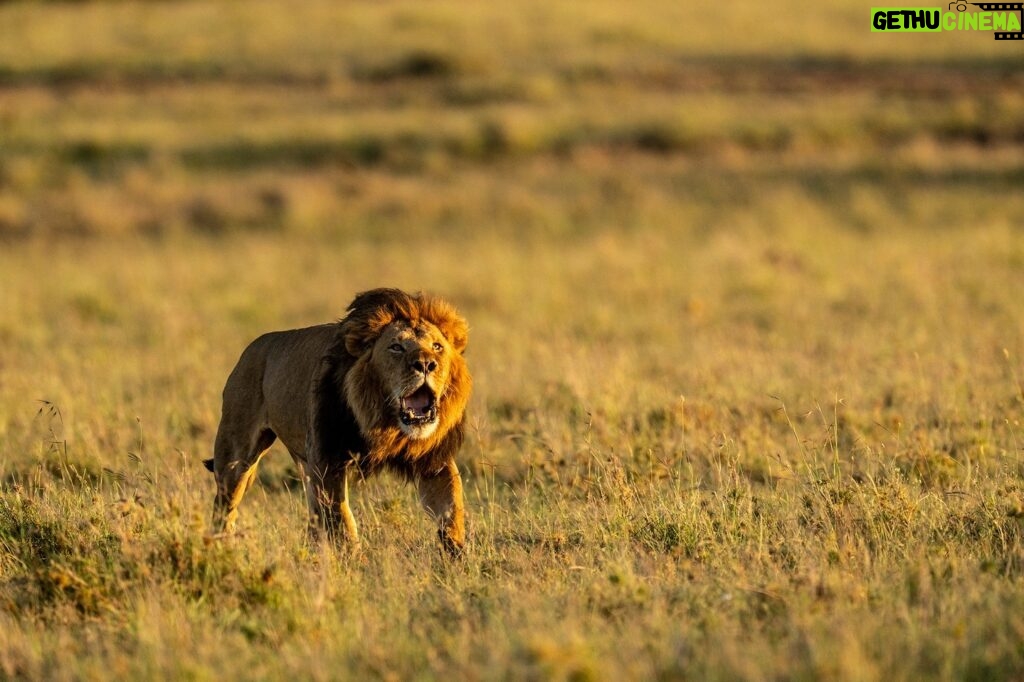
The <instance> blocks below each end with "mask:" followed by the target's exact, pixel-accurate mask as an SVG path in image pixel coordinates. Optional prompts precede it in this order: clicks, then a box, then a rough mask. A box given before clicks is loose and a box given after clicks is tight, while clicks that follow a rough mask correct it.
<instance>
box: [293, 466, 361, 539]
mask: <svg viewBox="0 0 1024 682" xmlns="http://www.w3.org/2000/svg"><path fill="white" fill-rule="evenodd" d="M307 472H308V475H307V478H306V501H307V502H308V503H309V516H310V518H309V524H310V532H311V535H313V536H319V534H320V531H321V530H322V531H324V532H326V534H327V537H329V538H331V539H332V540H334V541H335V542H338V543H339V544H347V545H349V546H352V547H355V546H357V545H358V544H359V529H358V528H357V527H356V519H355V517H354V516H353V515H352V509H351V508H350V507H349V504H348V475H349V467H348V466H344V465H340V466H338V465H335V466H317V465H310V466H308V467H307Z"/></svg>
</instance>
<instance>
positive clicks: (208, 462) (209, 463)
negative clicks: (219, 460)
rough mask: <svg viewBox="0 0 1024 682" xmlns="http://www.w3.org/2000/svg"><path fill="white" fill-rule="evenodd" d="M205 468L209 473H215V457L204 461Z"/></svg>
mask: <svg viewBox="0 0 1024 682" xmlns="http://www.w3.org/2000/svg"><path fill="white" fill-rule="evenodd" d="M203 466H204V467H206V468H207V469H208V470H209V471H213V457H211V458H210V459H204V460H203Z"/></svg>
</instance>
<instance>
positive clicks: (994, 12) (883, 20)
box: [871, 1, 1024, 40]
mask: <svg viewBox="0 0 1024 682" xmlns="http://www.w3.org/2000/svg"><path fill="white" fill-rule="evenodd" d="M970 4H972V5H974V6H975V7H979V8H981V11H980V12H968V11H966V10H967V3H966V2H956V1H954V2H951V3H949V9H950V10H952V9H956V10H957V11H955V12H953V11H947V12H944V11H942V9H941V8H939V7H872V8H871V30H872V31H885V32H890V31H891V32H894V33H900V32H903V33H905V32H938V31H994V32H995V38H996V40H1022V39H1024V33H1022V32H1021V19H1020V18H1018V17H1017V15H1016V14H1015V12H1021V14H1022V18H1024V3H1021V2H980V3H979V2H972V3H970Z"/></svg>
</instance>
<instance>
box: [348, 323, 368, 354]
mask: <svg viewBox="0 0 1024 682" xmlns="http://www.w3.org/2000/svg"><path fill="white" fill-rule="evenodd" d="M341 333H342V334H344V336H345V350H347V351H348V354H349V355H352V356H355V357H357V358H358V357H360V356H361V355H362V354H363V353H365V352H366V351H368V350H369V349H370V348H371V347H372V346H373V341H372V340H370V339H366V338H364V337H363V336H362V335H360V334H358V333H355V332H354V331H349V332H347V333H346V331H345V327H344V325H343V326H342V332H341Z"/></svg>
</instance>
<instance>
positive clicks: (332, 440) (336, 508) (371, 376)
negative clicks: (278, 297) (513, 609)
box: [205, 289, 472, 554]
mask: <svg viewBox="0 0 1024 682" xmlns="http://www.w3.org/2000/svg"><path fill="white" fill-rule="evenodd" d="M467 336H468V327H467V325H466V321H465V320H464V319H463V318H462V317H461V316H460V315H459V314H458V312H457V311H456V310H455V308H454V307H452V305H451V304H449V303H448V302H446V301H444V300H443V299H440V298H437V297H435V296H430V295H427V294H422V293H419V294H407V293H405V292H403V291H399V290H398V289H374V290H372V291H366V292H363V293H361V294H358V295H357V296H356V297H355V299H354V300H353V301H352V303H351V305H349V308H348V311H347V312H346V314H345V317H344V319H342V320H341V321H340V322H336V323H333V324H324V325H320V326H317V327H307V328H305V329H293V330H290V331H282V332H271V333H269V334H264V335H263V336H261V337H259V338H258V339H256V340H255V341H253V342H252V343H251V344H249V347H248V348H246V349H245V351H244V352H243V353H242V357H241V358H240V359H239V360H238V364H237V365H236V366H235V369H234V370H233V371H232V372H231V375H230V376H229V377H228V380H227V384H226V385H225V386H224V407H223V411H222V414H221V420H220V427H219V428H218V429H217V440H216V442H215V444H214V456H213V459H210V460H206V461H205V464H206V467H207V468H208V469H210V470H211V471H213V472H214V474H215V476H216V479H217V496H216V498H215V500H214V523H215V525H216V526H217V527H218V529H219V530H221V531H227V530H230V529H231V528H232V527H233V526H234V523H235V519H236V518H237V516H238V504H239V503H240V502H241V501H242V496H243V495H244V494H245V492H246V490H248V489H249V488H250V487H251V486H252V483H253V481H254V480H255V478H256V466H257V464H258V463H259V460H260V457H262V456H263V454H264V452H266V450H267V448H269V447H270V445H271V444H272V443H273V442H274V440H275V439H276V438H280V439H281V441H282V442H283V443H284V445H285V447H286V448H287V449H288V452H289V453H291V456H292V459H294V460H295V463H296V465H297V466H298V468H299V471H300V472H301V473H302V476H303V481H304V484H305V488H306V498H307V501H308V503H309V511H310V527H311V529H312V530H313V531H314V532H316V531H317V529H318V528H321V527H322V528H323V529H324V530H325V531H326V532H327V534H328V535H329V536H332V537H337V538H343V539H345V540H348V541H349V542H351V543H356V542H358V532H357V530H356V522H355V518H353V516H352V511H351V509H349V504H348V480H349V478H350V477H351V476H352V475H359V476H364V475H369V474H373V473H375V472H377V471H379V470H381V469H389V470H392V471H395V472H398V473H400V474H402V475H404V476H405V477H407V478H408V479H410V480H414V481H416V483H417V485H418V487H419V493H420V499H421V501H422V502H423V506H424V507H425V508H426V510H427V512H428V513H430V514H431V516H433V517H434V518H435V519H436V520H437V521H438V524H439V530H438V533H439V535H440V537H441V542H442V544H443V546H444V547H445V549H447V550H448V551H449V552H451V553H452V554H458V553H460V552H461V550H462V547H463V545H464V543H465V535H466V531H465V522H464V519H463V516H464V512H463V504H462V481H461V479H460V478H459V470H458V468H456V466H455V459H454V457H455V453H456V452H457V451H458V449H459V446H460V445H461V444H462V438H463V429H464V421H465V416H464V415H465V408H466V402H467V401H468V400H469V393H470V389H471V386H472V382H471V379H470V376H469V370H468V369H467V367H466V361H465V359H464V358H463V355H462V354H463V351H465V349H466V341H467Z"/></svg>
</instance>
